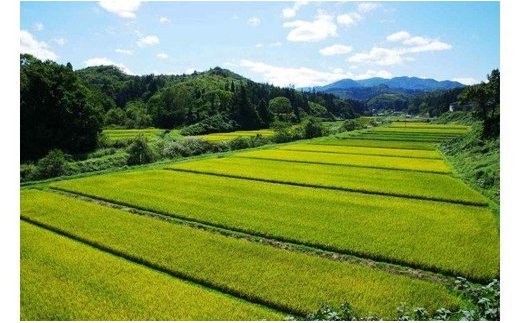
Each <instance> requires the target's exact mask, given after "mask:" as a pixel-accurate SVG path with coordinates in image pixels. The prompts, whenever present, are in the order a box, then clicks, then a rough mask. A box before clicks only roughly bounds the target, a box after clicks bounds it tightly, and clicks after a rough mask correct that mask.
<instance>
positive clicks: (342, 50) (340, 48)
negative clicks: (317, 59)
mask: <svg viewBox="0 0 520 323" xmlns="http://www.w3.org/2000/svg"><path fill="white" fill-rule="evenodd" d="M351 51H352V47H351V46H345V45H332V46H329V47H325V48H322V49H320V54H321V55H324V56H332V55H341V54H346V53H350V52H351Z"/></svg>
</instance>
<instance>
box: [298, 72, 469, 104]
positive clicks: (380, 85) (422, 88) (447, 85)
mask: <svg viewBox="0 0 520 323" xmlns="http://www.w3.org/2000/svg"><path fill="white" fill-rule="evenodd" d="M464 86H465V85H464V84H462V83H459V82H454V81H437V80H434V79H424V78H419V77H408V76H401V77H394V78H391V79H385V78H382V77H373V78H369V79H365V80H352V79H343V80H339V81H336V82H334V83H331V84H328V85H324V86H316V87H309V88H304V89H302V90H304V91H313V92H314V91H315V92H323V93H330V94H334V95H337V96H339V97H341V98H344V99H346V98H349V99H355V100H363V101H366V100H370V99H371V98H373V97H375V96H379V95H381V94H400V95H405V96H410V95H417V94H421V93H425V92H430V91H435V90H449V89H455V88H461V87H464Z"/></svg>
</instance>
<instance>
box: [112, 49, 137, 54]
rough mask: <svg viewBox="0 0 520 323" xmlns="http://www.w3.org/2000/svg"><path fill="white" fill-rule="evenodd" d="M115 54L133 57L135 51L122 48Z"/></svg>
mask: <svg viewBox="0 0 520 323" xmlns="http://www.w3.org/2000/svg"><path fill="white" fill-rule="evenodd" d="M115 52H116V53H118V54H122V55H132V54H133V53H134V51H133V50H131V49H120V48H117V49H116V50H115Z"/></svg>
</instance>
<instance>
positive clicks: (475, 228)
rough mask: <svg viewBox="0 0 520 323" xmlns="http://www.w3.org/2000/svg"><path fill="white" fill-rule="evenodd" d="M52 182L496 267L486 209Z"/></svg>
mask: <svg viewBox="0 0 520 323" xmlns="http://www.w3.org/2000/svg"><path fill="white" fill-rule="evenodd" d="M308 173H309V174H313V172H308ZM52 187H54V188H58V189H63V190H67V191H71V192H76V193H79V194H83V195H87V196H91V197H95V198H100V199H103V200H107V201H111V202H114V203H118V204H122V205H127V206H133V207H136V208H141V209H145V210H149V211H155V212H159V213H162V214H167V215H172V216H175V217H180V218H184V219H188V220H193V221H197V222H201V223H206V224H211V225H215V226H219V227H224V228H228V229H232V230H235V231H242V232H247V233H253V234H256V235H261V236H265V237H270V238H275V239H278V240H284V241H290V242H296V243H302V244H306V245H312V246H317V247H320V248H322V249H327V250H333V251H340V252H345V253H353V254H356V255H359V256H365V257H370V258H375V259H381V260H386V261H391V262H395V263H403V264H408V265H412V266H414V267H421V268H431V269H435V270H439V271H443V272H450V273H454V274H459V275H465V276H471V277H474V278H477V279H483V278H492V277H494V276H495V275H496V274H497V270H498V269H497V268H498V260H497V259H498V258H497V257H498V235H497V230H496V225H495V224H494V222H493V217H492V215H491V212H490V211H489V209H487V208H480V207H470V206H464V205H458V204H452V203H439V202H430V201H421V200H411V199H402V198H394V197H386V196H377V195H367V194H359V193H351V192H341V191H335V190H327V189H315V188H307V187H298V186H290V185H280V184H273V183H265V182H257V181H256V182H255V181H249V180H242V179H233V178H225V177H220V176H211V175H203V174H192V173H185V172H173V171H169V172H168V171H142V172H131V173H124V174H113V175H104V176H97V177H90V178H82V179H77V180H70V181H65V182H58V183H55V184H53V185H52ZM424 250H428V252H424Z"/></svg>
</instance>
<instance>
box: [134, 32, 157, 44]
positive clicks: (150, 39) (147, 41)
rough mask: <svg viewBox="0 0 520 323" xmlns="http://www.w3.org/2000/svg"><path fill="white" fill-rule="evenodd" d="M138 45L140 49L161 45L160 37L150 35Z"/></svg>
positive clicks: (138, 42) (143, 38) (140, 40)
mask: <svg viewBox="0 0 520 323" xmlns="http://www.w3.org/2000/svg"><path fill="white" fill-rule="evenodd" d="M136 44H137V46H139V47H144V46H153V45H157V44H159V37H157V36H153V35H148V36H145V37H142V38H140V39H139V40H138V41H137V42H136Z"/></svg>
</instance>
